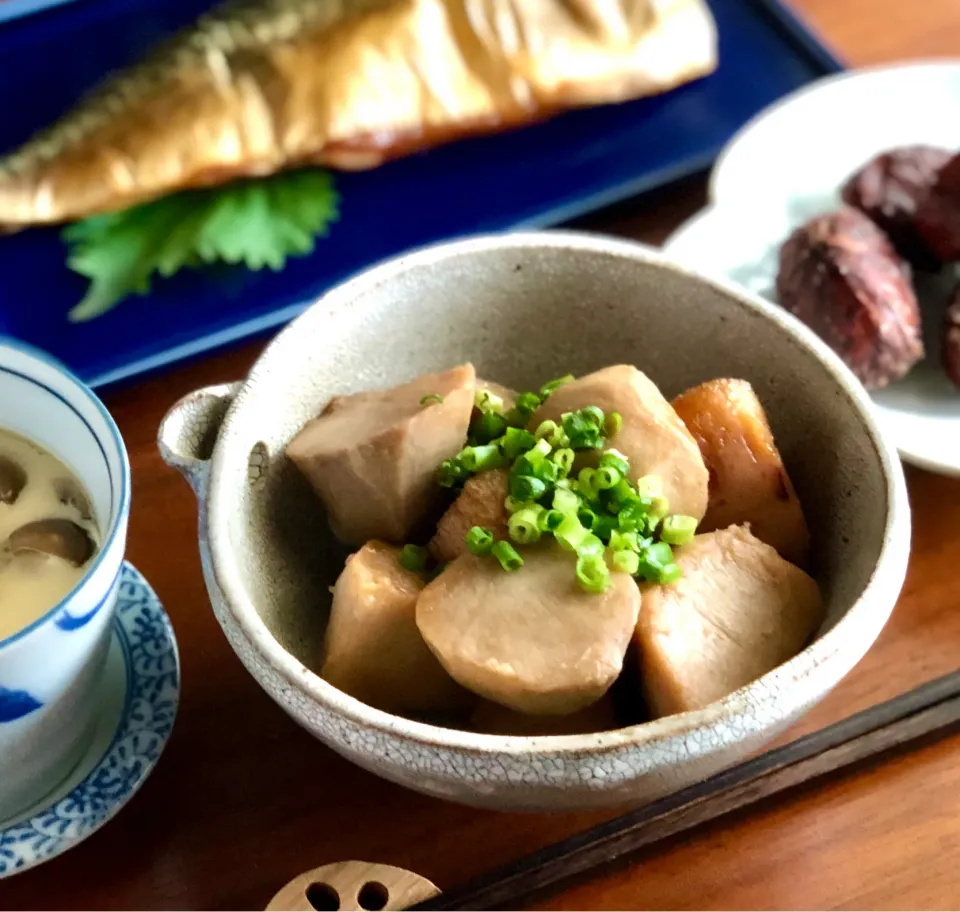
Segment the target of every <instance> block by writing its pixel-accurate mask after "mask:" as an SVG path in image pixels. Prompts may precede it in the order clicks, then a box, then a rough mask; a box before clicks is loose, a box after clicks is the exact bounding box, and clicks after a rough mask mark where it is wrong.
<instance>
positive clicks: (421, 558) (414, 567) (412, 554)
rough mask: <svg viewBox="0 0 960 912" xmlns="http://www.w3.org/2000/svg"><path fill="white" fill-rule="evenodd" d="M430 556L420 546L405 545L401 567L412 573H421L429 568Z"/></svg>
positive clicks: (401, 554) (401, 552)
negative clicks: (428, 559) (428, 560)
mask: <svg viewBox="0 0 960 912" xmlns="http://www.w3.org/2000/svg"><path fill="white" fill-rule="evenodd" d="M428 557H429V554H428V553H427V549H426V548H421V547H420V546H419V545H404V546H403V548H401V549H400V566H401V567H403V569H404V570H410V571H411V572H412V573H420V572H421V571H422V570H423V568H424V567H426V566H427V558H428Z"/></svg>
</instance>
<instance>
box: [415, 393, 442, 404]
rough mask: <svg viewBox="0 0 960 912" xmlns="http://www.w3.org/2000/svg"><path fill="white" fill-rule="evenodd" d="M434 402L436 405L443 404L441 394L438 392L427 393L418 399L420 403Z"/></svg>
mask: <svg viewBox="0 0 960 912" xmlns="http://www.w3.org/2000/svg"><path fill="white" fill-rule="evenodd" d="M434 402H436V403H437V404H438V405H443V396H441V395H440V394H439V393H428V394H427V395H426V396H424V397H423V398H422V399H421V400H420V405H424V406H426V405H433V403H434Z"/></svg>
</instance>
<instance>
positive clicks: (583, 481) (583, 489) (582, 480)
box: [577, 469, 594, 497]
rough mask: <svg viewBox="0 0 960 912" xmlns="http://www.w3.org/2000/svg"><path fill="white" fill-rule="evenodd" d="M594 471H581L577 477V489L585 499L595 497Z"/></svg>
mask: <svg viewBox="0 0 960 912" xmlns="http://www.w3.org/2000/svg"><path fill="white" fill-rule="evenodd" d="M593 473H594V470H593V469H581V470H580V474H579V475H577V488H578V490H579V491H580V493H581V494H583V495H584V497H593V494H594V488H593Z"/></svg>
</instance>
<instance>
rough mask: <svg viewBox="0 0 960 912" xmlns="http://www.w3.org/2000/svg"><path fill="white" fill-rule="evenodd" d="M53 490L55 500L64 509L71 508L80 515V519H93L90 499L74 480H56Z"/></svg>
mask: <svg viewBox="0 0 960 912" xmlns="http://www.w3.org/2000/svg"><path fill="white" fill-rule="evenodd" d="M53 490H54V492H55V493H56V495H57V500H59V501H60V503H62V504H63V505H64V506H65V507H73V508H74V509H75V510H76V511H77V512H78V513H79V514H80V518H81V519H86V520H91V519H93V507H92V506H91V505H90V498H89V497H88V496H87V492H86V491H84V490H83V488H82V487H80V483H79V482H78V481H77V480H76V479H75V478H58V479H57V480H56V481H54V483H53Z"/></svg>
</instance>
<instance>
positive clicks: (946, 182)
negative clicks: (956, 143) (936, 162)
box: [916, 155, 960, 262]
mask: <svg viewBox="0 0 960 912" xmlns="http://www.w3.org/2000/svg"><path fill="white" fill-rule="evenodd" d="M916 221H917V231H918V232H919V234H920V236H921V237H922V238H923V240H924V242H925V243H926V245H927V246H928V247H929V248H930V249H931V250H932V251H933V252H934V253H935V254H936V255H937V256H938V257H939V258H940V259H941V260H943V261H944V262H950V261H951V260H957V259H960V155H954V156H953V157H952V158H951V159H950V161H948V162H947V163H946V164H945V165H943V167H941V168H940V170H939V172H938V173H937V179H936V181H934V183H933V185H932V186H931V187H930V189H929V190H928V191H927V193H926V195H925V197H924V199H923V202H922V203H921V204H920V206H919V207H918V208H917V219H916Z"/></svg>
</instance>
